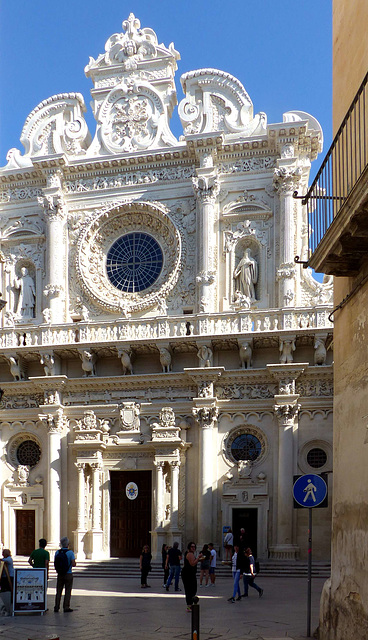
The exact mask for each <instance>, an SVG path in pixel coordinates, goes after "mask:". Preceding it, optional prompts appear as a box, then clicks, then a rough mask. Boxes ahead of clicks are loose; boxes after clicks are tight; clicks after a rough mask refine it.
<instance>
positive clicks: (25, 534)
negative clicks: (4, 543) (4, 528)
mask: <svg viewBox="0 0 368 640" xmlns="http://www.w3.org/2000/svg"><path fill="white" fill-rule="evenodd" d="M15 530H16V534H15V535H16V550H15V553H16V555H17V556H29V555H30V554H31V553H32V551H33V549H34V548H35V546H36V544H35V512H34V510H33V509H22V510H19V509H17V510H16V512H15Z"/></svg>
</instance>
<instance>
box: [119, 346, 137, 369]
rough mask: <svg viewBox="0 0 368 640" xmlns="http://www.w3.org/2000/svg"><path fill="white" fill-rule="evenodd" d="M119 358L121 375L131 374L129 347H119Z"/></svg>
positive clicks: (130, 352)
mask: <svg viewBox="0 0 368 640" xmlns="http://www.w3.org/2000/svg"><path fill="white" fill-rule="evenodd" d="M118 353H119V358H120V360H121V364H122V365H123V375H124V376H126V375H129V374H130V375H132V374H133V365H132V361H131V355H132V351H131V349H130V348H129V349H119V351H118Z"/></svg>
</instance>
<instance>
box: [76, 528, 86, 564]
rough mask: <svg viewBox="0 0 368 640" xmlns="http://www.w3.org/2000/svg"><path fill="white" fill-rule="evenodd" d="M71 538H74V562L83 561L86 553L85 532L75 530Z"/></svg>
mask: <svg viewBox="0 0 368 640" xmlns="http://www.w3.org/2000/svg"><path fill="white" fill-rule="evenodd" d="M73 536H74V555H75V558H76V560H79V561H81V560H85V559H86V557H87V556H86V553H85V547H84V544H85V536H86V531H85V530H79V529H78V530H77V531H73Z"/></svg>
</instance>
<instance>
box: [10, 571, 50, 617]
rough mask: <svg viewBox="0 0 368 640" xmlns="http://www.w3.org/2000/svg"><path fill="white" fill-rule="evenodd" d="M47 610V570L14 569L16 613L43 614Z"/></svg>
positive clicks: (14, 608) (14, 609) (14, 610)
mask: <svg viewBox="0 0 368 640" xmlns="http://www.w3.org/2000/svg"><path fill="white" fill-rule="evenodd" d="M46 609H47V570H46V569H31V568H29V569H14V593H13V612H14V613H32V612H39V613H43V612H44V611H46Z"/></svg>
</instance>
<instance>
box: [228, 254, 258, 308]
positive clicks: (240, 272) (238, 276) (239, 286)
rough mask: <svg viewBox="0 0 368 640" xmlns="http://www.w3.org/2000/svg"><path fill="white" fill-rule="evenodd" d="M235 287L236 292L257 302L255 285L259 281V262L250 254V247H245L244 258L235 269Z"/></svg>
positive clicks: (250, 300)
mask: <svg viewBox="0 0 368 640" xmlns="http://www.w3.org/2000/svg"><path fill="white" fill-rule="evenodd" d="M233 277H234V289H235V292H236V293H238V294H241V295H242V296H244V297H245V298H247V299H249V302H250V303H252V302H255V300H256V292H255V285H256V284H257V282H258V264H257V261H256V260H255V259H254V258H252V256H251V255H250V249H245V251H244V255H243V258H242V259H241V260H240V262H239V263H238V265H237V266H236V267H235V269H234V274H233Z"/></svg>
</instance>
